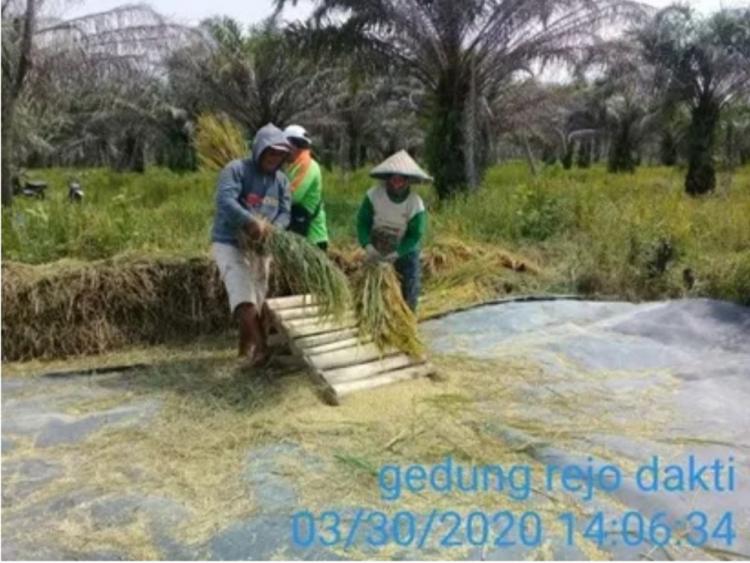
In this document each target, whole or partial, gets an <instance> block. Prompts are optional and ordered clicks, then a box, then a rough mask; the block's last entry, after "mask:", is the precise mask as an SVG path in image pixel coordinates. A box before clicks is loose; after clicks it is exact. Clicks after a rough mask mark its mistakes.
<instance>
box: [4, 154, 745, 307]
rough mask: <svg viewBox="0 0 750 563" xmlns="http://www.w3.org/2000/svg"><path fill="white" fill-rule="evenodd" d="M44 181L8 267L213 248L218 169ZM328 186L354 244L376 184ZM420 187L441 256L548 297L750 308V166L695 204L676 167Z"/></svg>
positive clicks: (351, 180) (58, 174) (9, 239)
mask: <svg viewBox="0 0 750 563" xmlns="http://www.w3.org/2000/svg"><path fill="white" fill-rule="evenodd" d="M73 174H75V175H76V176H77V177H79V178H80V180H81V181H82V183H83V187H84V190H85V193H86V195H85V199H84V202H83V203H82V204H80V205H77V204H72V203H68V201H67V200H66V194H67V188H66V185H67V181H68V180H69V179H70V178H71V177H72V175H73ZM33 176H34V177H38V178H43V179H45V180H47V181H48V182H49V183H50V188H49V190H48V191H49V192H50V194H49V196H48V198H47V200H44V201H36V200H28V199H23V198H20V197H19V198H17V199H16V201H15V203H14V206H13V207H12V208H10V209H4V210H3V228H2V242H3V249H2V256H3V259H5V260H14V261H20V262H25V263H31V264H39V263H46V262H52V261H55V260H59V259H62V258H76V259H83V260H93V259H100V258H107V257H112V256H116V255H121V254H124V253H129V254H138V255H149V254H162V253H170V254H173V255H174V254H182V255H185V256H196V255H206V253H207V251H208V247H209V232H210V227H211V221H212V217H213V208H214V183H215V180H216V174H215V173H213V172H190V173H181V174H180V173H174V172H169V171H167V170H164V169H159V168H152V169H149V170H148V171H147V173H145V174H136V173H124V174H123V173H115V172H113V171H109V170H102V169H95V170H83V171H80V170H79V171H71V170H65V169H49V170H40V171H37V172H36V173H35V174H34V175H33ZM324 182H325V206H326V211H327V216H328V220H329V226H330V233H331V237H332V244H333V246H334V247H339V248H340V247H353V246H355V244H356V242H355V241H356V238H355V227H354V220H355V215H356V212H357V209H358V207H359V204H360V202H361V201H362V198H363V197H364V194H365V192H366V191H367V189H368V188H369V187H370V186H372V185H373V182H374V181H373V180H372V179H370V178H369V177H368V175H367V170H366V169H362V170H357V171H355V172H348V171H342V170H333V171H328V172H324ZM417 189H418V191H419V193H420V194H421V195H422V196H423V197H424V199H425V201H426V204H427V206H428V209H429V210H430V216H429V225H428V236H427V241H426V247H427V249H428V250H429V249H430V248H431V247H432V246H433V245H434V244H436V243H438V242H439V241H440V240H445V239H446V238H448V237H450V238H451V239H452V240H460V241H462V242H463V243H464V244H466V245H467V246H468V247H471V245H472V243H474V244H476V245H479V244H485V245H486V244H491V245H496V246H498V247H501V248H503V249H505V250H507V251H509V252H513V253H518V254H519V255H524V256H527V257H530V258H532V259H533V260H534V261H535V262H536V263H537V264H538V265H539V266H540V267H541V269H542V270H543V275H542V278H541V279H543V284H542V285H540V286H538V287H535V289H538V290H540V291H545V290H546V291H571V292H574V291H577V292H583V293H587V294H600V295H611V296H620V297H625V298H631V299H651V298H660V297H676V296H683V295H691V296H713V297H717V298H723V299H731V300H733V301H737V302H741V303H748V302H750V219H748V218H750V167H745V168H743V169H740V170H738V171H736V172H735V173H734V174H731V175H730V174H729V173H726V174H724V175H722V176H720V177H719V185H718V187H717V191H716V193H715V194H713V195H710V196H706V197H701V198H691V197H689V196H687V195H685V193H684V189H683V186H682V172H681V171H679V170H676V169H674V168H667V167H649V168H647V167H643V168H639V169H638V170H637V171H636V172H635V173H634V174H629V175H613V174H608V173H607V172H606V171H605V169H604V168H603V166H601V165H594V166H592V167H591V168H589V169H573V170H569V171H566V170H564V169H562V168H561V167H560V166H551V167H549V168H547V169H545V170H543V171H542V172H541V173H540V174H539V175H538V176H536V177H534V176H532V175H531V174H530V173H529V171H528V168H527V167H526V165H525V164H524V163H522V162H511V163H507V164H504V165H500V166H495V167H493V168H491V169H490V170H489V171H488V173H487V175H486V176H485V181H484V184H483V185H482V187H481V188H479V189H478V190H476V191H475V192H473V193H470V194H468V195H466V196H461V197H457V198H455V199H452V200H449V201H442V202H439V201H438V200H437V197H436V195H435V194H434V191H433V190H432V188H430V187H429V186H419V187H418V188H417ZM481 274H482V272H477V275H481ZM540 283H541V282H540ZM427 289H429V287H427Z"/></svg>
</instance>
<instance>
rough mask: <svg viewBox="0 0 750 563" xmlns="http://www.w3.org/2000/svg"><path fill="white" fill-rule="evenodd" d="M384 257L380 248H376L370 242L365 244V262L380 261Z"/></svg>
mask: <svg viewBox="0 0 750 563" xmlns="http://www.w3.org/2000/svg"><path fill="white" fill-rule="evenodd" d="M381 259H382V255H381V254H380V252H378V249H377V248H375V247H374V246H373V245H371V244H368V245H367V246H365V262H367V263H368V264H372V263H374V262H378V261H380V260H381Z"/></svg>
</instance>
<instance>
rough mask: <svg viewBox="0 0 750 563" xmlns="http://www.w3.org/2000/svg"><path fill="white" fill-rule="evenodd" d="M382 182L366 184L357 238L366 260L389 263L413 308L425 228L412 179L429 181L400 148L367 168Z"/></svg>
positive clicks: (421, 207)
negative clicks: (373, 166)
mask: <svg viewBox="0 0 750 563" xmlns="http://www.w3.org/2000/svg"><path fill="white" fill-rule="evenodd" d="M370 176H372V177H374V178H378V179H380V180H383V182H382V183H381V184H380V185H378V186H375V187H373V188H370V189H369V190H368V191H367V195H366V196H365V198H364V200H363V201H362V205H361V206H360V208H359V212H358V214H357V238H358V240H359V244H360V245H361V246H362V248H364V249H365V252H366V253H367V259H368V260H387V261H389V262H392V263H393V266H394V268H395V269H396V272H397V273H398V275H399V277H400V279H401V293H402V295H403V296H404V301H406V303H407V304H408V305H409V307H410V308H411V310H412V311H415V312H416V310H417V302H418V301H419V289H420V281H421V273H422V267H421V264H420V260H419V258H420V249H421V244H422V239H423V238H424V234H425V230H426V228H427V212H426V210H425V206H424V202H423V201H422V198H421V197H419V195H418V194H417V193H416V192H414V191H412V190H411V182H412V181H430V180H431V179H432V178H430V176H429V175H428V174H427V173H426V172H424V170H422V169H421V168H420V167H419V165H418V164H417V163H416V162H414V160H413V159H412V158H411V157H410V156H409V154H408V153H407V152H406V151H400V152H398V153H396V154H394V155H392V156H390V157H389V158H387V159H386V160H385V161H383V162H382V163H381V164H379V165H378V166H376V167H375V168H373V169H372V171H371V172H370Z"/></svg>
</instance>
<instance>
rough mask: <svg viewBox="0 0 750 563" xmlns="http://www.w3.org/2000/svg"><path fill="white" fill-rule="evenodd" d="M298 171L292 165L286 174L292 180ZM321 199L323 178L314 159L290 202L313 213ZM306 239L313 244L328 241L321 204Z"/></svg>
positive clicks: (324, 213)
mask: <svg viewBox="0 0 750 563" xmlns="http://www.w3.org/2000/svg"><path fill="white" fill-rule="evenodd" d="M297 173H298V167H296V166H295V167H292V168H290V169H288V170H287V176H288V177H289V180H290V181H293V180H294V177H295V175H296V174H297ZM322 200H323V178H322V175H321V173H320V166H319V165H318V163H317V162H315V161H314V160H313V161H312V162H310V166H309V168H308V169H307V174H305V177H304V178H303V180H302V182H301V183H300V184H299V186H297V189H295V190H294V191H293V192H292V203H295V204H297V205H301V206H302V207H304V208H305V209H307V210H308V211H309V212H310V213H315V209H316V208H317V207H318V205H319V204H321V202H322ZM307 240H308V241H310V242H311V243H313V244H317V243H319V242H328V227H327V226H326V210H325V209H324V207H323V205H322V204H321V207H320V211H319V212H318V214H317V215H316V217H315V219H313V220H312V222H311V223H310V230H309V231H308V232H307Z"/></svg>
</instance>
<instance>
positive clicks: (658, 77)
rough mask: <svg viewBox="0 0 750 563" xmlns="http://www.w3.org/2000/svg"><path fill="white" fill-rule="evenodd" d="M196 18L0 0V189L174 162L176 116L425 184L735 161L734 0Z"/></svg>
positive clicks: (182, 162) (697, 169) (691, 170)
mask: <svg viewBox="0 0 750 563" xmlns="http://www.w3.org/2000/svg"><path fill="white" fill-rule="evenodd" d="M295 3H296V2H294V1H291V0H276V6H277V13H275V14H270V15H269V18H268V19H267V20H266V21H264V22H262V23H260V24H258V25H255V26H248V25H245V24H243V22H238V21H236V20H233V19H231V18H228V17H224V16H221V15H217V16H216V17H214V18H211V19H208V20H206V21H203V22H202V23H201V24H200V25H198V26H197V27H195V28H187V27H185V26H180V25H176V24H174V23H171V22H169V21H168V20H166V19H165V18H163V17H162V16H160V15H159V14H158V13H156V12H155V11H154V10H152V9H151V8H149V7H147V6H142V5H128V6H123V7H121V8H116V9H114V10H109V11H105V12H101V13H95V14H89V15H86V16H83V17H79V18H75V19H60V18H53V17H52V16H51V15H50V10H49V8H50V6H48V5H47V3H45V2H44V1H43V0H4V1H3V3H2V32H3V33H2V49H3V62H2V72H3V89H2V102H3V103H2V106H3V109H2V111H3V115H2V117H3V120H2V144H3V159H2V164H3V203H4V204H6V205H7V204H9V203H10V202H11V200H12V182H11V180H12V177H13V176H14V175H15V174H16V173H17V172H18V171H19V169H20V168H22V167H43V166H51V165H73V166H109V167H113V168H116V169H120V170H136V171H138V170H143V169H144V168H145V167H146V166H148V165H150V164H157V165H162V166H167V167H169V168H172V169H176V170H186V169H193V168H195V167H196V166H197V162H198V161H197V159H196V157H195V147H194V138H195V123H196V122H197V120H198V118H199V116H200V115H202V114H221V115H223V116H225V117H226V118H227V119H230V120H232V121H233V122H235V123H236V124H237V125H238V126H239V127H240V128H241V130H242V131H243V133H244V134H245V137H246V139H248V140H249V139H250V138H251V137H252V135H253V134H254V132H255V130H257V129H258V128H259V127H260V126H262V125H263V124H265V123H267V122H269V121H272V122H274V123H276V124H278V125H280V126H285V125H288V124H290V123H301V124H303V125H304V126H306V127H307V128H308V129H309V130H310V131H311V132H312V134H313V137H314V139H315V151H316V153H317V156H318V158H319V159H320V160H321V161H322V162H323V163H324V164H325V165H326V166H341V167H347V168H357V167H359V166H362V165H365V164H367V163H372V162H375V161H377V160H379V159H381V158H383V157H385V156H387V155H388V154H390V153H392V152H394V151H396V150H399V149H402V148H405V149H407V150H409V151H410V152H411V153H412V154H414V155H415V156H416V157H417V158H419V159H422V160H423V161H424V162H425V163H426V165H427V167H428V168H429V170H430V171H431V173H432V174H433V175H434V177H435V179H436V181H435V187H436V189H437V192H438V195H439V196H440V197H441V198H449V197H452V196H454V195H456V194H460V193H463V192H466V191H469V190H473V189H477V187H478V186H479V185H480V183H481V180H482V177H483V174H484V171H485V170H486V169H487V167H488V166H489V165H490V164H492V163H495V162H497V161H499V160H502V159H507V158H522V159H525V160H526V161H527V162H528V164H529V166H530V167H531V169H532V170H533V171H536V170H538V169H539V167H540V166H546V165H553V164H554V163H556V162H559V163H560V164H561V165H562V166H563V167H564V168H570V167H573V166H581V167H588V166H591V165H592V164H595V163H597V162H600V161H601V162H606V163H607V165H608V169H609V170H610V171H611V172H613V173H628V172H631V171H633V170H634V169H635V168H636V167H637V166H639V165H641V164H644V163H662V164H665V165H678V166H685V167H686V184H685V186H686V191H687V192H688V193H690V194H693V195H698V194H702V193H706V192H710V191H712V190H713V189H714V186H715V174H716V169H717V167H733V166H737V165H740V164H743V163H747V162H748V160H750V93H749V90H750V8H748V9H735V10H723V11H721V12H717V13H716V14H714V15H711V16H705V17H703V16H699V15H698V14H696V13H695V12H693V11H691V10H690V9H689V8H687V7H685V6H677V5H676V6H671V7H669V8H666V9H664V10H661V11H656V10H654V9H650V8H648V7H647V6H645V5H643V4H640V3H636V2H631V1H627V0H554V1H551V0H526V1H524V2H519V1H517V0H467V1H465V2H460V3H459V2H453V1H449V0H357V1H354V0H315V1H314V2H313V3H314V5H315V10H314V13H313V15H312V16H311V18H310V19H309V20H308V21H302V22H294V23H291V24H288V23H284V22H282V21H281V19H280V16H279V13H280V11H281V9H282V8H283V7H284V6H285V5H287V4H295Z"/></svg>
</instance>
